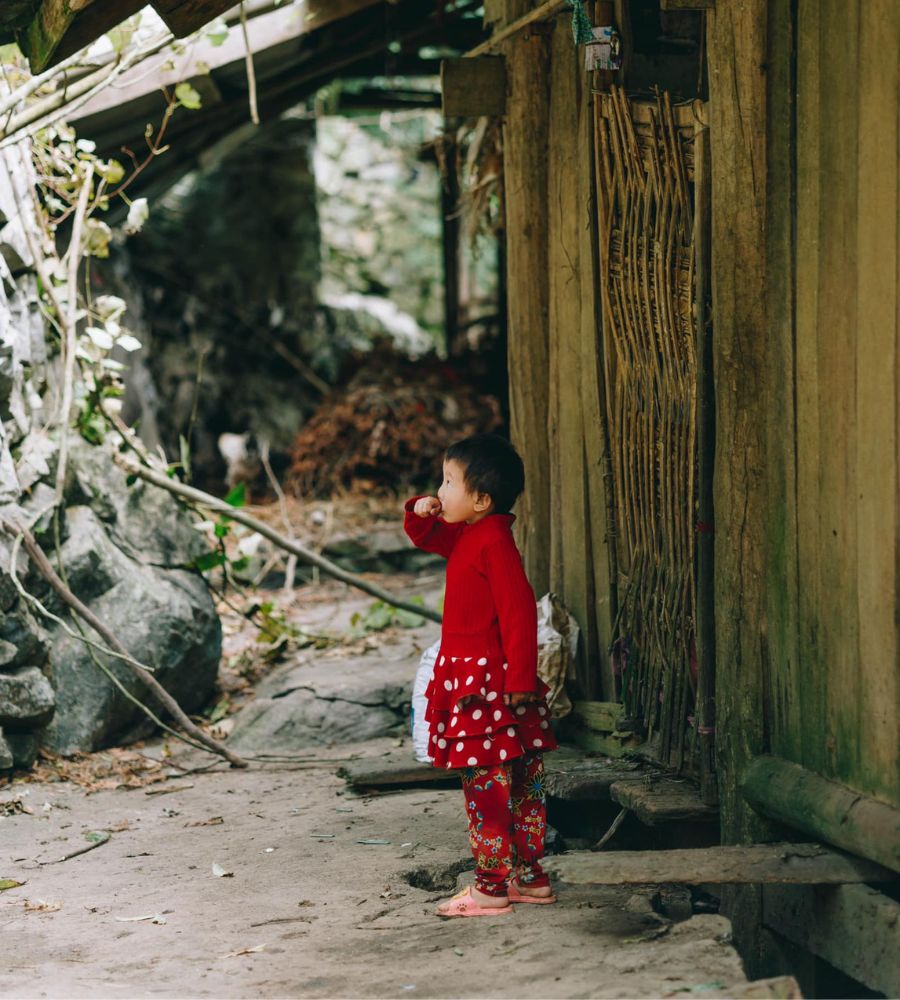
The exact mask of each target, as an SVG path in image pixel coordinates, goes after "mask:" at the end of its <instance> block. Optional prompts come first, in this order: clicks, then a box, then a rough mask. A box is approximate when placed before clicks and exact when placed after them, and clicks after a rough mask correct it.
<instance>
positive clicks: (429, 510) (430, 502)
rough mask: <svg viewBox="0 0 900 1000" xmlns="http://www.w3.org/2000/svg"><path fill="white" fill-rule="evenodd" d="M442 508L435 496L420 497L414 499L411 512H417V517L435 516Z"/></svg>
mask: <svg viewBox="0 0 900 1000" xmlns="http://www.w3.org/2000/svg"><path fill="white" fill-rule="evenodd" d="M442 509H443V508H442V507H441V501H440V500H438V498H437V497H421V498H420V499H419V500H416V505H415V507H413V513H414V514H418V515H419V517H437V515H438V514H440V512H441V510H442Z"/></svg>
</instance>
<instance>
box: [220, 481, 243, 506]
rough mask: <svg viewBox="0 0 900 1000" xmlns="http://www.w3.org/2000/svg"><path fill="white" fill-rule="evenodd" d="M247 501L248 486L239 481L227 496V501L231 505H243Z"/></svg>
mask: <svg viewBox="0 0 900 1000" xmlns="http://www.w3.org/2000/svg"><path fill="white" fill-rule="evenodd" d="M246 502H247V487H246V485H245V484H244V483H238V484H237V486H235V487H234V489H233V490H231V491H230V492H229V493H228V495H227V496H226V497H225V503H227V504H228V505H229V506H231V507H243V506H244V505H245V504H246Z"/></svg>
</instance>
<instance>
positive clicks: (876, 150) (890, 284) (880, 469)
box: [845, 0, 900, 993]
mask: <svg viewBox="0 0 900 1000" xmlns="http://www.w3.org/2000/svg"><path fill="white" fill-rule="evenodd" d="M859 11H860V25H859V53H860V56H859V69H858V73H857V74H856V77H855V79H856V80H857V82H858V100H857V115H858V120H859V142H858V149H857V151H856V156H857V177H858V195H857V217H858V228H857V245H856V266H857V297H856V305H855V316H854V317H853V319H854V321H855V325H856V338H855V339H856V387H857V397H856V416H857V419H856V441H855V442H854V446H855V449H856V469H857V484H856V485H858V489H857V490H856V493H857V506H856V536H857V574H858V575H857V586H856V591H857V600H858V609H857V615H858V617H859V621H860V629H859V644H858V649H857V656H858V661H857V664H856V667H855V669H854V670H853V672H852V678H853V681H854V687H855V694H854V700H855V701H856V703H857V704H858V706H859V708H858V712H859V715H858V718H859V725H858V728H857V729H856V732H855V736H856V739H857V740H858V741H859V747H860V751H859V759H860V763H861V765H862V767H861V768H859V769H858V770H857V772H856V773H854V775H853V782H852V784H853V787H854V788H857V789H859V790H860V791H867V792H869V793H871V794H875V795H878V796H879V797H881V798H885V799H887V800H888V801H889V802H892V803H893V804H894V805H895V806H897V807H898V808H900V767H898V759H897V751H898V747H900V732H898V726H900V671H898V669H897V664H898V662H900V561H898V559H897V555H896V552H897V550H896V544H897V538H898V531H900V489H898V485H897V484H898V482H900V469H898V459H900V439H898V438H900V426H898V413H900V407H898V402H900V388H898V380H900V364H898V363H900V355H898V345H897V338H898V293H897V283H898V226H897V214H898V197H897V143H898V125H897V119H898V115H897V94H898V90H900V66H898V49H897V46H896V45H892V44H886V40H887V39H890V38H894V39H896V38H898V37H900V4H897V3H895V2H893V0H865V2H861V3H859ZM891 101H893V103H891ZM845 732H846V727H845ZM897 992H898V993H900V987H898V988H897Z"/></svg>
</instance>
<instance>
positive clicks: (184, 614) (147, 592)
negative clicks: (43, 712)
mask: <svg viewBox="0 0 900 1000" xmlns="http://www.w3.org/2000/svg"><path fill="white" fill-rule="evenodd" d="M103 528H104V526H103V524H102V523H101V522H100V520H99V518H98V517H97V515H96V514H95V513H94V511H93V510H91V509H89V508H88V507H83V506H82V507H74V508H70V509H69V511H68V516H67V529H68V538H67V540H66V542H65V543H64V544H63V546H62V548H61V554H62V561H63V563H64V565H65V566H66V572H67V575H68V578H69V583H70V586H71V587H72V589H73V591H74V592H75V594H76V595H77V596H78V597H79V598H81V599H82V600H83V601H85V603H87V604H88V605H89V606H90V608H91V610H92V611H93V612H94V613H95V614H96V615H97V616H98V617H99V618H100V620H101V621H103V623H104V624H105V625H107V626H108V627H109V628H110V629H111V630H112V631H113V632H114V634H115V635H116V636H117V637H118V638H119V639H120V641H121V642H122V643H123V644H124V645H125V647H126V648H127V649H129V650H130V651H132V652H133V654H134V656H135V657H136V658H137V659H139V660H140V661H141V662H143V663H146V664H147V666H150V667H153V668H154V670H155V677H156V679H157V680H158V681H159V682H160V683H161V684H162V685H163V686H164V687H165V688H166V690H168V691H169V692H170V693H171V694H172V695H173V696H174V697H175V698H176V700H177V701H178V703H179V704H180V705H181V706H182V708H184V709H185V711H187V712H191V711H194V710H196V709H198V708H200V707H202V705H203V704H204V703H205V702H206V701H207V700H208V698H209V696H210V695H211V693H212V690H213V687H214V685H215V679H216V673H217V670H218V663H219V656H220V652H221V641H222V634H221V626H220V624H219V619H218V617H217V615H216V612H215V608H214V606H213V603H212V599H211V598H210V596H209V592H208V590H207V587H206V584H205V583H204V581H203V579H202V578H201V577H200V576H199V575H198V574H196V573H192V572H189V571H186V570H162V569H159V568H157V567H154V566H150V565H146V564H142V563H139V562H133V561H132V560H131V559H130V558H129V557H128V556H126V555H125V554H124V553H123V552H122V551H120V550H119V549H118V548H117V547H116V546H115V545H113V544H112V542H111V540H110V539H109V537H107V536H106V535H105V533H104V530H103ZM52 637H53V647H52V650H51V653H50V667H51V672H52V676H53V678H54V681H55V684H56V689H57V696H58V698H57V700H58V706H59V710H58V712H57V716H56V718H55V719H54V721H53V724H52V725H51V726H50V727H49V728H48V731H47V736H46V742H47V745H48V746H50V747H51V748H52V749H53V750H55V751H56V752H58V753H73V752H75V751H78V750H96V749H99V748H101V747H104V746H109V745H110V744H112V743H114V742H117V741H121V740H122V738H123V737H125V736H126V735H130V736H133V737H135V738H136V737H137V736H139V735H141V734H142V733H144V732H146V728H147V727H145V726H144V718H145V716H144V715H143V714H142V713H141V712H140V710H139V709H138V708H137V707H136V706H135V705H134V704H133V703H132V702H131V701H129V700H128V698H127V697H126V696H125V695H124V694H123V693H122V691H121V690H120V689H119V688H118V687H117V686H116V685H115V684H114V683H113V682H112V681H111V680H110V679H109V677H108V676H107V675H106V674H105V673H104V672H103V671H102V670H101V669H100V668H99V667H98V666H97V665H96V663H95V662H94V661H93V659H92V657H91V654H90V652H89V650H88V649H87V647H86V646H85V645H84V644H83V643H82V642H80V641H79V640H78V639H76V638H74V637H72V636H69V635H66V634H65V633H64V632H62V630H61V629H58V630H56V631H54V633H53V634H52ZM102 659H103V660H104V661H106V660H107V659H108V658H106V657H103V658H102ZM108 668H109V670H110V671H111V672H112V674H113V675H114V676H115V678H116V679H117V680H118V682H119V683H120V684H121V685H123V686H124V687H125V689H126V690H127V691H129V692H131V693H132V694H133V695H137V696H139V697H141V699H142V700H144V701H145V702H147V696H146V695H145V694H144V692H143V690H142V688H143V685H141V684H140V682H139V681H138V680H137V678H136V677H135V676H134V675H133V674H132V673H131V671H130V670H129V669H128V668H127V667H126V666H125V664H123V663H121V662H120V661H109V662H108ZM150 707H152V708H153V709H154V711H156V712H158V706H157V705H155V704H152V705H151V706H150ZM136 725H137V728H135V726H136Z"/></svg>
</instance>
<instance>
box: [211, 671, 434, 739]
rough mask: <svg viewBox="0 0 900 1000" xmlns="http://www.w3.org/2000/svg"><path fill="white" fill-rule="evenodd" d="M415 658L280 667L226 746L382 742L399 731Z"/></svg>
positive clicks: (240, 717) (239, 718)
mask: <svg viewBox="0 0 900 1000" xmlns="http://www.w3.org/2000/svg"><path fill="white" fill-rule="evenodd" d="M417 665H418V655H417V654H416V653H411V655H410V656H409V657H407V658H405V659H402V660H394V661H387V660H381V659H375V658H374V657H373V658H372V659H371V660H370V659H369V658H368V657H366V658H359V657H356V658H354V659H347V660H338V659H329V660H323V661H320V662H319V663H317V664H309V665H296V664H294V665H286V666H285V667H283V668H282V669H281V670H279V671H276V672H275V673H274V674H272V675H270V676H269V677H268V678H266V680H265V681H264V682H263V684H262V685H261V686H260V688H259V695H260V697H258V698H257V699H256V701H254V702H251V703H250V705H248V706H247V707H246V708H245V709H243V711H241V712H240V713H239V715H238V716H237V721H236V724H235V728H234V731H233V732H232V735H231V737H230V739H229V741H228V742H229V746H233V747H235V749H237V750H239V751H240V752H243V753H249V752H257V751H258V752H271V751H281V752H285V751H290V750H293V749H297V748H300V747H310V746H322V745H324V744H328V743H350V742H355V741H357V740H367V739H374V738H375V737H377V736H388V735H392V734H394V733H396V732H397V730H398V729H399V728H400V727H402V726H405V725H406V724H407V723H406V716H407V710H408V706H409V701H410V697H411V693H412V682H413V678H414V676H415V672H416V667H417Z"/></svg>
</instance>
